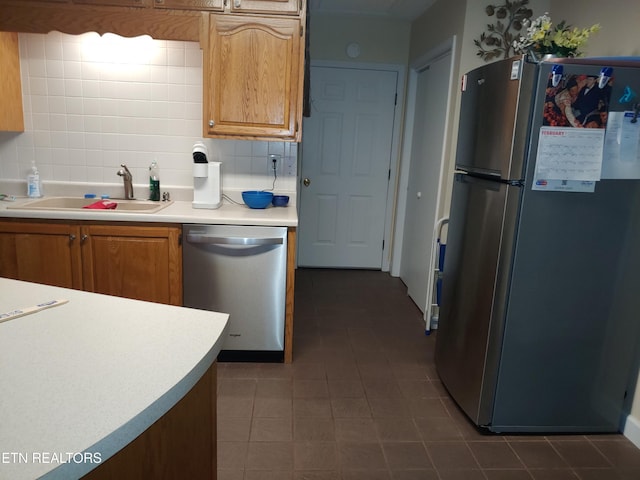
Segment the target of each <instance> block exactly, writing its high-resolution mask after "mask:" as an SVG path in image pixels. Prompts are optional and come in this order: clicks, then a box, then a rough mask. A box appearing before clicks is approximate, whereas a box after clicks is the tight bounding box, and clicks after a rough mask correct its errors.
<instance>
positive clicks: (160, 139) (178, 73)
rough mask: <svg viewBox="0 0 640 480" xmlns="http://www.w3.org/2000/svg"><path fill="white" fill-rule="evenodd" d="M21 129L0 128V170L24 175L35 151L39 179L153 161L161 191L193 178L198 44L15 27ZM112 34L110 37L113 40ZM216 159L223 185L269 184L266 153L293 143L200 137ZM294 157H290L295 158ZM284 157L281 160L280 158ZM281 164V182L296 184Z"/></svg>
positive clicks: (99, 173)
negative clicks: (35, 31) (33, 31)
mask: <svg viewBox="0 0 640 480" xmlns="http://www.w3.org/2000/svg"><path fill="white" fill-rule="evenodd" d="M19 38H20V65H21V73H22V88H23V102H24V113H25V132H24V133H20V134H13V133H6V132H4V133H0V179H1V180H24V179H25V178H26V175H27V170H28V169H29V167H30V165H31V161H32V159H35V160H36V162H37V165H38V168H39V170H40V173H41V177H42V179H43V181H44V184H45V193H46V183H47V182H48V181H56V182H90V183H107V184H109V183H114V184H115V183H122V182H121V180H120V178H119V177H117V176H116V171H117V170H118V168H119V165H120V164H121V163H125V164H127V165H128V167H129V169H130V170H131V172H132V174H133V179H134V184H136V183H137V184H142V185H146V183H147V178H148V172H147V168H148V166H149V164H150V163H151V161H152V160H153V159H154V158H155V159H157V160H158V163H159V165H160V179H161V188H162V190H165V189H169V190H170V188H168V187H170V186H177V187H192V186H193V177H192V173H191V171H192V162H193V160H192V156H191V150H192V146H193V144H194V143H195V142H196V141H198V140H201V139H202V126H201V125H202V78H203V75H202V51H201V50H200V47H199V45H198V43H194V42H175V41H160V40H151V39H149V38H147V39H146V40H144V39H143V40H140V39H119V42H118V41H116V43H115V44H113V43H111V44H109V45H107V44H106V41H107V40H108V37H107V36H104V37H99V36H98V35H97V34H95V33H93V34H85V35H79V36H73V35H65V34H61V33H57V32H53V33H50V34H47V35H40V34H20V36H19ZM116 40H117V39H116ZM206 143H207V146H208V148H209V157H210V160H215V159H217V160H219V161H222V162H223V165H222V172H223V173H222V183H223V189H263V188H270V187H271V186H272V182H273V177H272V176H270V175H269V174H268V163H267V155H268V154H269V153H277V154H280V155H283V157H287V156H288V157H294V158H295V157H296V156H297V144H295V143H293V144H292V143H287V142H258V141H255V142H250V141H236V140H212V139H207V140H206ZM294 163H295V162H294ZM282 165H283V166H284V162H282ZM295 184H296V178H295V174H293V175H292V174H289V175H288V176H286V175H285V173H284V169H283V168H282V167H281V169H280V171H279V179H278V181H277V183H276V190H278V191H294V190H295Z"/></svg>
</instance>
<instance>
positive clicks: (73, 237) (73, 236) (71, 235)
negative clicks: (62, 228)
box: [69, 233, 76, 242]
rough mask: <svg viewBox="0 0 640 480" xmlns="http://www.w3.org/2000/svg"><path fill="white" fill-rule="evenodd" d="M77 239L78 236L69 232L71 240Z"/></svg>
mask: <svg viewBox="0 0 640 480" xmlns="http://www.w3.org/2000/svg"><path fill="white" fill-rule="evenodd" d="M75 239H76V236H75V235H74V234H73V233H70V234H69V241H70V242H73V241H74V240H75Z"/></svg>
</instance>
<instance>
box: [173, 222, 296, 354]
mask: <svg viewBox="0 0 640 480" xmlns="http://www.w3.org/2000/svg"><path fill="white" fill-rule="evenodd" d="M182 233H183V239H184V242H183V246H182V258H183V287H184V288H183V299H184V300H183V303H184V306H185V307H192V308H198V309H202V310H213V311H218V312H224V313H228V314H229V330H228V337H227V339H226V340H225V342H224V344H223V346H222V351H221V353H220V355H219V356H218V358H219V359H220V360H238V361H256V360H262V361H282V360H283V358H284V315H285V296H286V280H287V228H286V227H258V226H236V225H183V227H182Z"/></svg>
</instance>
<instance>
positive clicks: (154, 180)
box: [149, 160, 160, 202]
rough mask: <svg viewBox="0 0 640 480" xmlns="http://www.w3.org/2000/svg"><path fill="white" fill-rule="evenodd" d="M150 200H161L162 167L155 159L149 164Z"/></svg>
mask: <svg viewBox="0 0 640 480" xmlns="http://www.w3.org/2000/svg"><path fill="white" fill-rule="evenodd" d="M149 200H153V201H154V202H159V201H160V167H158V162H156V161H155V160H154V161H153V162H151V165H149Z"/></svg>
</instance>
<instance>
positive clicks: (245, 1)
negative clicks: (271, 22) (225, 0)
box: [229, 0, 302, 15]
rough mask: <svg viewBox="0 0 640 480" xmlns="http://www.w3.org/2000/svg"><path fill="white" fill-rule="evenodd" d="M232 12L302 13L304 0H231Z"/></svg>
mask: <svg viewBox="0 0 640 480" xmlns="http://www.w3.org/2000/svg"><path fill="white" fill-rule="evenodd" d="M229 2H230V4H231V11H232V12H238V13H240V12H245V13H285V14H292V15H297V14H298V13H300V8H301V5H302V0H229Z"/></svg>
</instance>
